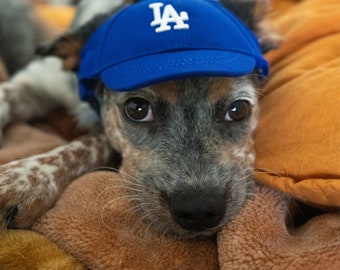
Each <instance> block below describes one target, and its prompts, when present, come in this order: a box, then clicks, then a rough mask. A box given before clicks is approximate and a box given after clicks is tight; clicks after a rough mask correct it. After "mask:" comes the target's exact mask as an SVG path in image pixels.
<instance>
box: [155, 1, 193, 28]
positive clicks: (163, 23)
mask: <svg viewBox="0 0 340 270" xmlns="http://www.w3.org/2000/svg"><path fill="white" fill-rule="evenodd" d="M163 6H164V4H163V3H160V2H156V3H152V4H150V5H149V8H151V9H152V10H153V18H154V20H153V21H152V22H151V26H157V25H159V27H157V28H156V30H155V31H156V32H157V33H160V32H164V31H169V30H171V26H170V25H169V23H175V25H174V28H173V29H174V30H181V29H189V24H186V23H184V21H188V20H189V16H188V13H187V12H185V11H181V12H180V14H178V13H177V11H176V10H175V8H174V7H173V6H172V5H170V4H169V5H166V6H165V7H164V10H163V14H162V16H161V7H163Z"/></svg>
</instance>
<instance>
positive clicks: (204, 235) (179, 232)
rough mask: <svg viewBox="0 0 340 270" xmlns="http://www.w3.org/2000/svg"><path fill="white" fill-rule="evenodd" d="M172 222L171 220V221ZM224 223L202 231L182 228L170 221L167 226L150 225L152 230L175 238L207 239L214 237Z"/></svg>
mask: <svg viewBox="0 0 340 270" xmlns="http://www.w3.org/2000/svg"><path fill="white" fill-rule="evenodd" d="M171 223H172V222H171ZM223 226H224V223H223V222H222V223H221V224H219V225H217V226H215V227H212V228H208V229H205V230H202V231H195V230H187V229H183V228H182V227H181V226H180V225H178V224H175V223H172V224H171V225H170V224H168V226H167V228H164V227H163V228H162V226H156V227H155V226H152V227H153V230H154V231H155V232H156V233H157V234H158V235H160V236H165V237H169V238H174V239H176V240H208V239H214V238H215V237H216V234H217V233H218V232H220V231H221V230H222V228H223Z"/></svg>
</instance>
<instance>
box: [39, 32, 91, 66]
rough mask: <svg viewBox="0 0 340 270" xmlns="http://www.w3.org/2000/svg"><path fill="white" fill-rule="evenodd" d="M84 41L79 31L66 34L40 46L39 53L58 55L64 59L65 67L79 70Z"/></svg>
mask: <svg viewBox="0 0 340 270" xmlns="http://www.w3.org/2000/svg"><path fill="white" fill-rule="evenodd" d="M84 43H85V40H84V37H83V36H81V35H79V34H78V33H69V34H64V35H62V36H60V37H59V38H58V39H56V40H55V41H53V42H52V43H51V44H48V45H43V46H39V47H38V48H37V54H39V55H42V56H47V55H55V56H58V57H60V58H62V59H63V69H65V70H77V69H78V67H79V61H80V52H81V48H82V47H83V45H84Z"/></svg>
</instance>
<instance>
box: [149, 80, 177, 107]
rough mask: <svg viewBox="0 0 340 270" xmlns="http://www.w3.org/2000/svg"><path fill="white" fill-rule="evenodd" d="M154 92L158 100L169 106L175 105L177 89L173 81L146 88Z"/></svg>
mask: <svg viewBox="0 0 340 270" xmlns="http://www.w3.org/2000/svg"><path fill="white" fill-rule="evenodd" d="M147 88H148V89H150V90H152V91H154V92H155V93H156V94H157V95H158V96H159V97H160V99H162V100H164V101H165V102H167V103H169V104H175V103H176V100H177V98H178V88H177V86H176V82H175V81H168V82H162V83H158V84H154V85H151V86H148V87H147Z"/></svg>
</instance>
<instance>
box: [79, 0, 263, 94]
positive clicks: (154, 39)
mask: <svg viewBox="0 0 340 270" xmlns="http://www.w3.org/2000/svg"><path fill="white" fill-rule="evenodd" d="M254 70H257V71H258V72H259V73H260V74H261V75H263V76H267V75H268V70H269V65H268V62H267V61H266V60H265V59H264V58H263V56H262V52H261V50H260V46H259V44H258V41H257V38H256V37H255V35H254V34H253V33H252V32H251V31H250V30H249V29H248V28H247V27H246V26H245V25H244V24H243V23H242V22H241V21H240V20H239V19H238V18H237V17H235V16H234V15H233V14H232V13H231V12H230V11H228V10H227V9H226V8H225V7H224V6H223V5H222V4H220V3H219V2H218V1H215V0H142V1H140V2H138V3H135V4H131V5H129V6H127V7H126V8H124V9H122V10H121V11H119V12H118V13H116V14H115V15H113V16H112V17H111V18H109V19H108V20H107V21H106V22H105V23H104V24H103V25H101V26H100V27H99V28H98V29H97V30H96V31H95V32H94V33H93V34H92V35H91V37H90V38H89V40H88V41H87V42H86V44H85V45H84V47H83V50H82V53H81V61H80V68H79V71H78V79H79V87H80V96H81V98H82V99H87V98H88V97H92V96H93V95H94V89H93V88H94V83H95V82H97V80H98V79H100V80H102V81H103V83H104V84H105V85H106V86H107V87H108V88H110V89H112V90H113V91H130V90H135V89H138V88H141V87H144V86H146V85H150V84H154V83H158V82H161V81H166V80H171V79H177V78H183V77H193V76H228V77H237V76H243V75H246V74H249V73H251V72H253V71H254Z"/></svg>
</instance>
